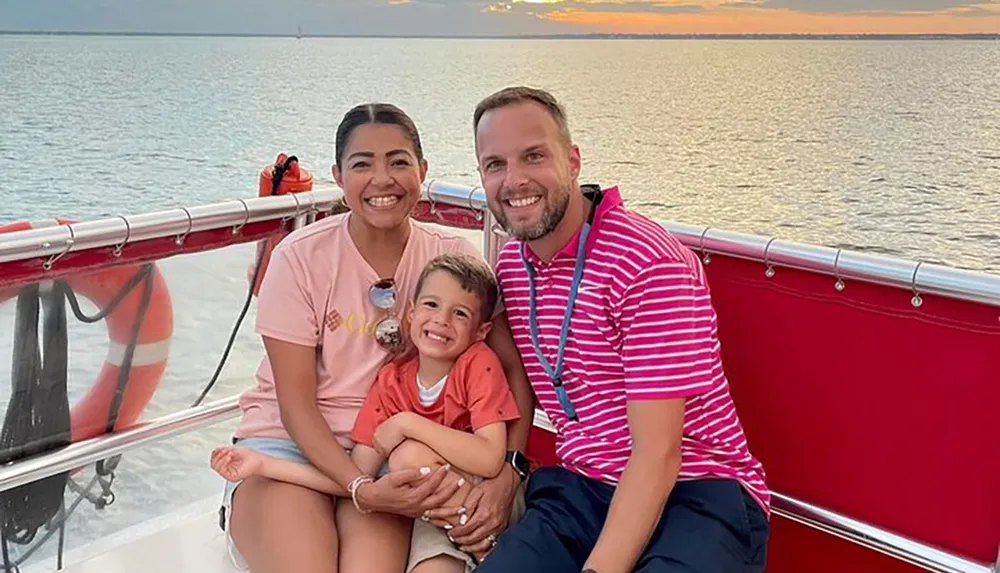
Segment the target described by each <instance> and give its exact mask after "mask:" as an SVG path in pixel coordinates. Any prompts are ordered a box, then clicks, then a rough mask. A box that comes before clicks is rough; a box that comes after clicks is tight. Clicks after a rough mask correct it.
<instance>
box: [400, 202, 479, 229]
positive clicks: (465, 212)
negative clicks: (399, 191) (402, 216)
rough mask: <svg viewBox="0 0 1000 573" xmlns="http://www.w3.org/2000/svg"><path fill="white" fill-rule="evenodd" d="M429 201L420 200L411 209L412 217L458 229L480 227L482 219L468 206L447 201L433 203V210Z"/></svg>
mask: <svg viewBox="0 0 1000 573" xmlns="http://www.w3.org/2000/svg"><path fill="white" fill-rule="evenodd" d="M431 208H432V205H431V203H430V202H429V201H420V202H419V203H417V206H416V208H415V209H413V213H412V215H411V216H412V217H413V218H414V219H416V220H418V221H423V222H425V223H437V224H438V225H448V226H449V227H457V228H459V229H482V228H483V219H482V218H477V217H476V211H474V210H472V209H469V208H468V207H458V206H455V205H449V204H448V203H435V204H434V205H433V210H434V212H431Z"/></svg>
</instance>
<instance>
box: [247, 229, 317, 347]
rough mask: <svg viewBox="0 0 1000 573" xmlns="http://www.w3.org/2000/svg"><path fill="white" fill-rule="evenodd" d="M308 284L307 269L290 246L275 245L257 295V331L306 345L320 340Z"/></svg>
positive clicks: (311, 344)
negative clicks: (290, 249)
mask: <svg viewBox="0 0 1000 573" xmlns="http://www.w3.org/2000/svg"><path fill="white" fill-rule="evenodd" d="M309 287H310V281H309V279H308V276H307V275H306V272H305V269H304V268H303V266H302V265H301V263H300V262H299V261H298V259H297V258H294V255H293V254H292V253H290V251H289V249H287V248H282V247H280V246H279V247H278V248H276V249H274V251H273V252H272V253H271V259H270V261H269V262H268V265H267V272H266V273H265V274H264V280H263V281H261V285H260V293H259V294H258V296H257V322H256V329H257V333H258V334H261V335H263V336H268V337H270V338H276V339H279V340H284V341H287V342H292V343H295V344H301V345H303V346H316V345H317V344H319V341H320V329H319V320H317V318H316V310H315V308H314V307H313V302H312V296H311V294H310V292H309Z"/></svg>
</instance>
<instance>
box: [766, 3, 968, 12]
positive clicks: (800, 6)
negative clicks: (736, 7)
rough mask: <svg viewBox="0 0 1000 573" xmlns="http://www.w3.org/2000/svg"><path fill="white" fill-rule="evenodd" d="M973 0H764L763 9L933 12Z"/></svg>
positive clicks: (966, 4)
mask: <svg viewBox="0 0 1000 573" xmlns="http://www.w3.org/2000/svg"><path fill="white" fill-rule="evenodd" d="M978 3H980V2H976V1H975V0H765V1H764V2H763V3H761V4H760V5H761V6H762V7H765V8H789V9H792V10H800V11H803V12H828V13H829V12H911V11H935V10H946V9H949V8H957V7H960V6H969V5H971V4H978Z"/></svg>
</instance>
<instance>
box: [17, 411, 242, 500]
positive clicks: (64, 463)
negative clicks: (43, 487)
mask: <svg viewBox="0 0 1000 573" xmlns="http://www.w3.org/2000/svg"><path fill="white" fill-rule="evenodd" d="M238 400H239V396H230V397H229V398H223V399H221V400H217V401H215V402H211V403H209V404H205V405H203V406H198V407H195V408H187V409H184V410H181V411H179V412H175V413H173V414H168V415H166V416H162V417H159V418H156V419H154V420H150V421H148V422H143V423H139V424H136V425H135V426H133V427H131V428H129V429H126V430H121V431H118V432H115V433H112V434H105V435H102V436H98V437H95V438H90V439H89V440H83V441H80V442H76V443H73V444H70V445H68V446H66V447H64V448H61V449H58V450H54V451H51V452H47V453H44V454H39V455H37V456H33V457H30V458H26V459H19V460H15V461H13V462H10V463H8V464H6V465H4V466H2V467H0V492H4V491H7V490H10V489H14V488H16V487H18V486H22V485H25V484H28V483H31V482H33V481H38V480H40V479H44V478H47V477H50V476H54V475H56V474H59V473H62V472H65V471H70V470H74V469H76V468H80V467H83V466H85V465H87V464H91V463H94V462H97V461H99V460H103V459H107V458H110V457H112V456H115V455H118V454H120V453H122V452H125V451H128V450H132V449H135V448H138V447H139V446H143V445H146V444H149V443H152V442H155V441H158V440H162V439H164V438H168V437H172V436H177V435H180V434H183V433H186V432H190V431H192V430H197V429H199V428H202V427H204V426H211V425H213V424H216V423H219V422H222V421H224V420H227V419H229V418H234V417H236V415H237V414H239V412H240V409H239V404H238Z"/></svg>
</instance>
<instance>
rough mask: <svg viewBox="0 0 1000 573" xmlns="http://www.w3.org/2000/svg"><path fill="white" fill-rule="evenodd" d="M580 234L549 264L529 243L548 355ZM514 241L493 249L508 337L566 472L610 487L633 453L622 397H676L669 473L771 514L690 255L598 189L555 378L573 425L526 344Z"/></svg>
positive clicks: (524, 294)
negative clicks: (677, 433)
mask: <svg viewBox="0 0 1000 573" xmlns="http://www.w3.org/2000/svg"><path fill="white" fill-rule="evenodd" d="M579 239H580V233H579V232H578V233H577V235H576V236H575V237H574V238H573V240H571V241H570V243H569V244H568V245H566V246H565V247H564V248H563V249H562V250H561V251H559V252H558V253H556V255H555V256H554V257H553V258H552V259H551V260H550V261H549V262H548V263H543V262H542V261H541V260H540V259H539V258H538V257H536V256H535V255H534V254H533V253H532V252H531V249H530V248H529V249H527V250H526V251H527V252H526V257H527V259H528V262H529V264H531V265H532V266H533V267H534V269H535V272H536V274H537V276H536V278H535V302H536V307H537V312H538V328H539V344H540V346H541V349H542V350H541V351H542V353H543V354H544V356H545V358H546V359H547V360H548V361H549V363H550V364H553V365H554V364H555V363H556V354H557V349H558V346H559V333H560V329H561V327H562V322H563V316H564V313H565V311H566V301H567V300H568V297H569V291H570V285H571V283H572V279H573V270H574V267H575V266H576V254H577V247H578V246H579V244H580V242H579ZM521 245H522V243H521V242H520V241H516V240H513V241H510V242H509V243H507V244H506V245H505V246H504V248H503V250H502V252H501V253H500V257H499V261H498V263H497V277H498V279H499V281H500V288H501V290H502V291H503V298H504V305H505V306H506V308H507V316H508V319H509V321H510V327H511V331H512V332H513V335H514V342H515V343H516V344H517V347H518V349H519V350H520V352H521V358H522V359H523V360H524V367H525V370H526V371H527V374H528V379H529V381H530V382H531V386H532V387H533V388H534V389H535V394H536V395H537V397H538V403H539V405H541V407H542V409H544V410H545V413H546V414H547V415H548V417H549V419H550V420H551V421H552V424H553V425H554V426H555V427H556V431H557V439H556V453H557V454H558V455H559V457H560V458H561V460H562V464H563V465H564V466H565V467H566V468H567V469H569V470H572V471H575V472H578V473H581V474H583V475H585V476H588V477H591V478H593V479H596V480H600V481H602V482H605V483H608V484H612V485H614V484H617V483H618V480H619V479H620V478H621V475H622V472H623V471H624V470H625V464H626V463H627V462H628V459H629V456H630V455H631V454H632V437H631V434H630V432H629V425H628V403H629V402H630V401H633V400H661V399H672V398H684V399H685V400H686V401H685V408H684V430H683V438H682V440H681V468H680V475H679V476H678V479H680V480H693V479H706V478H708V479H711V478H729V479H734V480H736V481H738V482H739V483H741V484H742V485H743V487H744V488H746V490H747V491H748V492H749V493H750V494H751V495H752V496H753V497H754V498H755V499H756V500H757V501H758V502H759V503H760V505H761V506H762V507H763V508H764V510H765V511H769V510H770V498H771V494H770V492H769V490H768V488H767V484H766V483H765V474H764V468H763V467H762V466H761V463H760V462H759V461H758V460H757V459H756V458H755V457H754V456H753V455H752V454H751V453H750V448H749V445H748V444H747V439H746V436H745V435H744V433H743V427H742V425H741V424H740V419H739V416H738V415H737V412H736V407H735V404H734V403H733V399H732V397H731V396H730V394H729V381H728V380H727V379H726V375H725V372H724V371H723V368H722V357H721V354H720V346H719V339H718V336H717V321H716V315H715V310H714V309H713V308H712V301H711V295H710V294H709V289H708V283H707V281H706V280H705V274H704V270H703V269H702V267H701V263H700V261H699V260H698V257H697V256H695V254H694V253H693V252H691V251H690V250H689V249H688V248H687V247H685V246H684V245H683V244H681V242H680V241H678V240H677V239H676V238H675V237H673V236H672V235H671V234H670V233H668V232H667V231H666V230H664V228H663V227H661V226H660V225H658V224H656V223H655V222H653V221H651V220H649V219H647V218H645V217H643V216H642V215H639V214H637V213H635V212H633V211H630V210H628V209H626V208H625V207H624V206H623V205H622V200H621V195H620V194H619V192H618V189H617V188H612V189H609V190H607V191H604V196H603V198H602V200H601V202H600V204H599V205H598V207H597V210H596V212H595V218H594V225H593V228H592V229H591V231H590V234H589V236H588V237H587V244H586V245H585V251H584V252H585V263H586V264H585V266H584V271H583V276H582V280H581V282H580V287H579V290H578V294H577V299H576V305H575V307H574V309H573V316H572V318H571V320H570V328H569V336H568V341H567V343H566V349H565V355H564V361H565V362H564V365H563V373H562V380H563V385H564V387H565V388H566V392H567V393H568V394H569V397H570V400H571V401H572V403H573V406H574V407H575V409H576V412H577V415H578V416H579V421H574V420H571V419H570V418H569V417H568V416H566V414H564V413H563V410H562V408H561V407H560V404H559V401H558V398H557V396H556V392H555V389H554V387H553V385H552V381H551V380H550V379H549V376H548V375H547V374H546V372H545V370H544V369H543V367H542V364H541V362H540V361H539V359H538V357H537V355H536V353H535V348H534V346H533V344H532V339H531V330H530V324H529V320H528V318H529V304H530V292H531V289H530V283H529V280H528V272H527V270H526V269H525V267H524V264H523V263H522V260H521V255H520V248H521Z"/></svg>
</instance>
